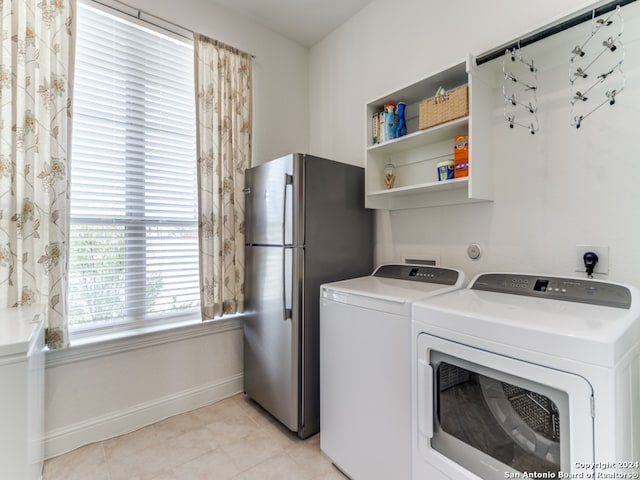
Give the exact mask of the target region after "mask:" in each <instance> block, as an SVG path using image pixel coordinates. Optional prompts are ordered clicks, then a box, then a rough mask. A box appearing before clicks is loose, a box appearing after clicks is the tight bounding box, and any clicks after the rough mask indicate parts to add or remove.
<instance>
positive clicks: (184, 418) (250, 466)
mask: <svg viewBox="0 0 640 480" xmlns="http://www.w3.org/2000/svg"><path fill="white" fill-rule="evenodd" d="M345 478H346V477H345V476H343V475H342V474H341V473H340V472H339V471H338V470H337V469H336V468H335V467H333V465H332V464H331V461H330V460H329V459H328V458H327V457H326V456H325V455H324V454H323V453H322V452H321V451H320V436H319V435H315V436H313V437H311V438H309V439H307V440H300V439H298V438H297V437H296V436H295V435H293V434H291V433H290V432H289V431H288V430H286V429H285V428H284V427H282V426H281V425H280V424H278V423H277V422H275V420H274V419H273V417H271V416H270V415H269V414H267V413H266V412H265V411H264V410H262V409H261V408H260V407H259V406H257V405H256V404H255V403H253V402H251V401H249V400H246V398H245V396H244V395H235V396H233V397H230V398H227V399H225V400H222V401H220V402H217V403H215V404H212V405H209V406H206V407H203V408H199V409H197V410H193V411H191V412H187V413H183V414H181V415H177V416H175V417H171V418H168V419H166V420H163V421H161V422H158V423H155V424H153V425H150V426H148V427H145V428H142V429H140V430H137V431H135V432H132V433H129V434H126V435H122V436H120V437H116V438H112V439H109V440H105V441H102V442H98V443H94V444H91V445H87V446H85V447H81V448H79V449H77V450H74V451H72V452H69V453H67V454H64V455H61V456H59V457H55V458H52V459H50V460H47V461H46V462H45V465H44V480H254V479H260V480H271V479H273V480H275V479H277V480H289V479H290V480H344V479H345Z"/></svg>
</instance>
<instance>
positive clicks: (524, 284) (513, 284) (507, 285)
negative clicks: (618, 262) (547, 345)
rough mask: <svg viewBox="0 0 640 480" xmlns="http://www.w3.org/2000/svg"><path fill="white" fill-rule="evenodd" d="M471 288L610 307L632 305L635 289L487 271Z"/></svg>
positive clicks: (580, 280)
mask: <svg viewBox="0 0 640 480" xmlns="http://www.w3.org/2000/svg"><path fill="white" fill-rule="evenodd" d="M469 288H470V289H472V290H484V291H488V292H499V293H510V294H515V295H525V296H529V297H538V298H550V299H553V300H565V301H567V302H577V303H589V304H592V305H604V306H607V307H617V308H626V309H629V308H631V292H630V291H629V289H628V288H627V287H624V286H622V285H617V284H614V283H607V282H598V281H594V280H586V279H584V280H583V279H580V278H564V277H542V276H535V275H521V274H511V273H485V274H482V275H479V276H478V277H477V278H476V280H475V281H474V282H473V284H472V285H470V286H469Z"/></svg>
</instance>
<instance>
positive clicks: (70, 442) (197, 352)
mask: <svg viewBox="0 0 640 480" xmlns="http://www.w3.org/2000/svg"><path fill="white" fill-rule="evenodd" d="M125 2H126V3H128V4H129V5H131V6H134V7H137V8H140V9H142V10H143V11H145V12H147V13H150V14H153V15H156V16H158V17H160V18H163V19H166V20H170V21H172V22H174V23H176V24H178V25H181V26H182V27H185V28H187V29H190V30H193V31H197V32H199V33H202V34H205V35H208V36H210V37H212V38H215V39H218V40H220V41H223V42H225V43H228V44H230V45H232V46H235V47H237V48H239V49H241V50H244V51H246V52H249V53H251V54H253V55H255V57H256V58H255V59H254V63H253V74H254V82H253V86H254V118H253V121H254V136H253V162H254V163H256V164H259V163H262V162H264V161H266V160H269V159H271V158H276V157H279V156H282V155H284V154H286V153H289V152H293V151H307V150H308V132H309V128H308V118H309V114H308V111H309V109H308V81H307V79H308V76H307V75H308V63H307V61H308V50H307V49H305V48H303V47H301V46H299V45H297V44H295V43H293V42H291V41H289V40H287V39H285V38H283V37H281V36H279V35H277V34H275V33H273V32H271V31H269V30H267V29H265V28H263V27H261V26H259V25H256V24H254V23H252V22H250V21H248V20H245V19H243V18H241V17H239V16H237V15H235V14H232V13H230V12H228V11H225V10H223V9H221V8H217V7H215V6H213V5H212V3H211V2H209V1H207V0H182V1H179V2H176V1H173V0H125ZM242 374H243V367H242V329H241V322H239V321H238V320H236V321H235V322H232V323H231V325H228V324H225V323H224V322H223V323H222V324H221V325H219V326H216V325H214V324H211V323H210V322H208V323H207V324H203V325H198V326H194V327H188V328H187V329H180V330H178V331H174V332H161V333H157V334H150V335H147V336H142V337H139V338H131V339H126V340H121V341H117V340H116V341H110V342H107V343H104V344H100V345H95V346H91V347H79V348H75V349H74V348H72V349H71V350H69V351H64V352H49V353H48V358H47V371H46V413H45V415H46V424H45V449H46V456H47V457H51V456H55V455H58V454H60V453H63V452H65V451H68V450H71V449H73V448H76V447H79V446H81V445H84V444H86V443H90V442H93V441H97V440H101V439H104V438H107V437H111V436H114V435H118V434H121V433H124V432H128V431H131V430H134V429H137V428H140V427H141V426H143V425H146V424H149V423H153V422H155V421H157V420H159V419H162V418H164V417H166V416H169V415H173V414H176V413H180V412H182V411H187V410H190V409H192V408H195V407H197V406H199V405H203V404H206V403H209V402H212V401H215V400H217V399H220V398H223V397H225V396H228V395H231V394H233V393H237V392H240V391H241V390H242Z"/></svg>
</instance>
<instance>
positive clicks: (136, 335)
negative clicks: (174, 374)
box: [46, 315, 243, 368]
mask: <svg viewBox="0 0 640 480" xmlns="http://www.w3.org/2000/svg"><path fill="white" fill-rule="evenodd" d="M242 324H243V316H242V315H236V316H234V317H230V318H228V317H224V318H219V319H216V320H208V321H206V322H202V321H196V322H191V323H188V324H181V325H177V326H176V325H161V326H157V327H156V328H152V329H149V330H144V331H142V330H140V331H135V330H134V331H129V332H127V333H126V334H125V333H120V335H119V336H115V335H112V336H102V337H96V338H93V339H86V340H85V341H83V342H82V343H80V342H78V343H77V344H75V345H72V346H71V347H69V348H66V349H61V350H49V351H47V353H46V367H47V368H52V367H59V366H61V365H67V364H70V363H75V362H82V361H84V360H89V359H92V358H98V357H104V356H107V355H113V354H117V353H122V352H128V351H131V350H137V349H140V348H145V347H152V346H155V345H162V344H165V343H172V342H177V341H179V340H187V339H190V338H196V337H202V336H206V335H214V334H217V333H222V332H227V331H231V330H239V329H241V328H242Z"/></svg>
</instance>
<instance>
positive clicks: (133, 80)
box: [69, 4, 199, 331]
mask: <svg viewBox="0 0 640 480" xmlns="http://www.w3.org/2000/svg"><path fill="white" fill-rule="evenodd" d="M74 82H75V83H74V104H73V134H72V135H73V137H72V138H73V139H72V162H71V228H70V230H71V232H70V261H69V319H70V327H71V329H72V331H74V330H75V331H78V330H84V329H87V328H89V329H94V328H103V327H105V326H106V327H113V326H122V325H123V323H124V324H126V326H127V327H129V326H132V325H135V324H140V323H142V324H146V323H149V322H155V321H167V320H173V319H175V317H179V316H184V315H193V314H195V313H196V312H198V311H199V286H198V235H197V234H198V224H197V199H196V153H195V142H196V139H195V99H194V80H193V45H191V44H188V43H187V42H184V41H178V40H175V39H173V38H171V37H169V36H166V35H163V34H160V33H158V32H156V31H153V30H150V29H147V28H144V27H142V26H140V25H137V24H135V23H133V22H130V21H127V20H123V19H121V18H118V17H116V16H113V15H111V14H108V13H105V12H103V11H101V10H97V9H94V8H91V7H89V6H87V5H84V4H79V5H78V23H77V43H76V60H75V78H74Z"/></svg>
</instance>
